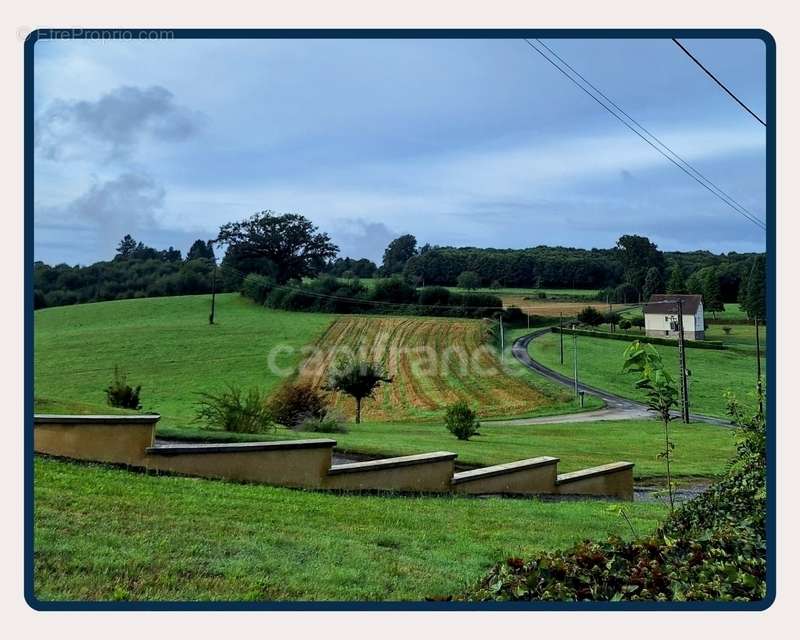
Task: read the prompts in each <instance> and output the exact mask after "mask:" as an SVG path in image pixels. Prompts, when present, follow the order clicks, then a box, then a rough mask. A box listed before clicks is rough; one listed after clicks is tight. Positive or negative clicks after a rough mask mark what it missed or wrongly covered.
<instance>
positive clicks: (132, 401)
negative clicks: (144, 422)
mask: <svg viewBox="0 0 800 640" xmlns="http://www.w3.org/2000/svg"><path fill="white" fill-rule="evenodd" d="M141 391H142V385H138V386H136V387H132V386H131V385H129V384H128V380H127V375H126V374H125V373H124V372H122V371H121V370H120V369H119V367H117V366H115V367H114V380H113V381H112V382H111V384H110V385H108V386H107V387H106V400H107V401H108V404H109V405H110V406H112V407H120V408H122V409H141V408H142V404H141V402H139V394H140V393H141Z"/></svg>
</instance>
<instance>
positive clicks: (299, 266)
mask: <svg viewBox="0 0 800 640" xmlns="http://www.w3.org/2000/svg"><path fill="white" fill-rule="evenodd" d="M214 242H215V244H224V245H227V247H228V252H227V254H226V260H225V262H226V263H227V266H229V267H231V268H233V269H238V270H239V271H242V272H247V271H248V270H250V269H254V270H258V271H261V272H264V271H266V272H267V273H268V274H269V275H273V276H274V278H275V280H277V281H278V282H279V283H284V282H287V281H289V280H292V279H294V278H303V277H305V276H315V275H317V274H318V273H319V272H320V271H321V270H322V269H323V268H324V266H325V264H326V262H327V261H329V260H331V259H333V258H334V257H335V256H336V254H337V253H338V251H339V247H337V246H336V245H335V244H333V242H331V239H330V237H329V236H328V234H327V233H320V232H319V231H318V230H317V227H316V226H315V225H314V224H313V223H312V222H311V221H310V220H309V219H308V218H305V217H304V216H301V215H299V214H296V213H285V214H277V213H275V212H274V211H262V212H261V213H256V214H254V215H252V216H251V217H249V218H247V219H246V220H242V221H241V222H229V223H228V224H225V225H222V226H221V227H220V229H219V235H218V236H217V238H216V240H215V241H214Z"/></svg>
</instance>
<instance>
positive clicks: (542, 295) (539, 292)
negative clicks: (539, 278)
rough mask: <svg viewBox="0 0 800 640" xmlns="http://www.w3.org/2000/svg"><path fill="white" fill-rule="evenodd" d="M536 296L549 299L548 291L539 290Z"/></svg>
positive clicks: (540, 298)
mask: <svg viewBox="0 0 800 640" xmlns="http://www.w3.org/2000/svg"><path fill="white" fill-rule="evenodd" d="M536 297H537V298H539V300H547V292H546V291H537V292H536Z"/></svg>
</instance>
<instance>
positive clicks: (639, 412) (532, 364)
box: [487, 327, 731, 427]
mask: <svg viewBox="0 0 800 640" xmlns="http://www.w3.org/2000/svg"><path fill="white" fill-rule="evenodd" d="M547 333H550V328H549V327H548V328H545V329H539V330H538V331H534V332H532V333H529V334H527V335H524V336H522V337H521V338H517V340H515V341H514V344H513V345H512V346H511V353H512V355H513V356H514V357H515V358H516V359H517V360H518V361H519V362H521V363H522V364H523V365H525V366H526V367H527V368H528V369H530V370H532V371H535V372H536V373H538V374H539V375H542V376H544V377H545V378H547V379H548V380H550V381H551V382H555V383H557V384H561V385H564V386H567V387H569V388H570V389H573V388H574V386H575V382H574V380H573V379H572V378H570V377H568V376H565V375H563V374H561V373H559V372H558V371H554V370H553V369H550V368H549V367H546V366H544V365H543V364H542V363H541V362H537V361H536V360H534V359H533V358H531V355H530V353H529V352H528V345H529V344H530V343H531V341H532V340H535V339H536V338H538V337H540V336H543V335H545V334H547ZM578 390H579V391H585V392H586V393H587V394H589V395H593V396H596V397H598V398H600V399H601V400H603V402H604V403H605V407H604V408H602V409H598V410H597V411H583V412H580V413H570V414H564V415H559V416H549V417H542V418H519V419H513V420H492V421H491V423H492V424H496V425H527V424H558V423H562V422H589V421H595V420H637V419H638V420H641V419H643V418H649V417H652V415H653V414H652V413H651V412H650V410H649V409H648V408H647V405H645V404H643V403H641V402H636V401H635V400H630V399H628V398H623V397H622V396H618V395H616V394H613V393H609V392H608V391H603V390H602V389H597V388H596V387H590V386H589V385H587V384H583V383H582V382H580V380H579V381H578ZM675 416H676V417H678V418H679V417H680V414H679V413H677V412H676V413H675ZM689 419H690V421H692V422H705V423H708V424H715V425H718V426H723V427H729V426H731V424H730V422H729V421H727V420H722V419H720V418H712V417H710V416H703V415H699V414H694V413H692V414H690V415H689ZM487 422H488V421H487Z"/></svg>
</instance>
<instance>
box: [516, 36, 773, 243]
mask: <svg viewBox="0 0 800 640" xmlns="http://www.w3.org/2000/svg"><path fill="white" fill-rule="evenodd" d="M524 42H525V43H526V44H527V45H528V46H529V47H531V49H533V50H534V51H536V53H538V54H539V55H540V56H542V57H543V58H544V59H545V60H547V62H549V63H550V64H551V65H552V66H553V67H555V68H556V69H557V70H558V71H560V72H561V73H562V74H563V75H564V76H565V77H566V78H567V79H568V80H569V81H570V82H572V83H573V84H574V85H575V86H576V87H578V88H579V89H580V90H581V91H583V92H584V93H585V94H586V95H588V96H589V97H590V98H591V99H592V100H594V101H595V102H596V103H597V104H599V105H600V106H601V107H603V109H605V110H606V111H608V112H609V113H610V114H611V115H612V116H614V117H615V118H616V119H617V120H619V121H620V122H621V123H622V124H623V125H625V126H626V127H627V128H628V129H630V130H631V131H633V133H635V134H636V135H637V136H639V137H640V138H641V139H642V140H644V141H645V142H646V143H647V144H648V145H650V146H651V147H652V148H653V149H655V150H656V151H657V152H658V153H660V154H661V155H662V156H664V157H665V158H666V159H667V160H669V161H670V162H671V163H672V164H674V165H675V166H676V167H678V169H680V170H681V171H683V172H684V173H685V174H686V175H687V176H689V177H690V178H691V179H692V180H694V181H695V182H697V183H698V184H699V185H700V186H702V187H703V188H704V189H706V190H707V191H708V192H709V193H711V194H713V195H714V196H716V197H717V198H719V199H720V200H722V202H724V203H725V204H727V205H728V206H729V207H730V208H731V209H733V210H734V211H736V213H738V214H739V215H741V216H743V217H744V218H746V219H747V220H748V221H750V222H752V223H753V224H755V225H756V226H758V227H760V228H761V229H762V230H766V224H765V223H764V222H763V221H762V220H760V219H759V218H757V217H756V216H754V215H753V214H752V213H750V212H749V211H748V210H747V209H746V208H745V207H744V206H742V205H741V204H739V203H738V202H736V201H735V200H734V199H733V198H731V197H730V196H728V195H727V194H726V193H725V192H724V191H722V189H720V188H719V187H717V186H716V185H715V184H714V183H713V182H711V181H710V180H709V179H708V178H705V176H703V174H701V173H700V172H699V171H697V169H695V168H694V167H692V165H690V164H689V163H688V162H687V161H686V160H684V159H683V158H681V157H680V156H679V155H678V154H676V153H675V152H674V151H672V150H671V149H670V148H669V147H667V145H665V144H664V143H663V142H661V141H660V140H658V139H657V138H656V137H655V136H653V134H651V133H650V132H649V131H647V130H646V129H645V128H644V127H642V126H641V125H640V124H639V123H638V122H637V121H636V120H634V119H633V118H632V117H631V116H629V115H628V114H627V113H626V112H624V111H623V110H622V109H621V108H620V107H618V106H616V103H614V102H613V101H612V100H611V99H610V98H608V97H607V96H606V95H605V94H604V93H603V92H601V91H600V90H599V89H597V88H596V87H595V86H594V85H593V84H591V83H590V82H589V81H588V80H586V79H585V78H584V77H583V76H581V75H580V74H579V73H578V72H577V71H575V70H574V69H572V67H571V66H569V65H568V64H567V63H566V62H565V61H564V60H563V59H562V58H561V57H559V56H557V54H555V52H553V55H554V56H556V57H557V58H558V59H559V60H561V61H562V63H563V64H564V65H565V66H567V67H568V68H569V69H570V70H572V71H573V73H575V75H577V76H578V77H580V78H581V79H582V80H583V81H584V82H585V83H586V84H587V85H589V86H590V87H592V88H593V89H594V90H595V91H597V93H598V94H600V95H601V96H603V98H604V99H605V100H607V101H608V102H609V103H610V104H612V105H614V107H615V108H616V109H618V110H619V111H620V113H623V114H624V115H625V117H626V118H628V119H629V120H630V121H631V122H633V123H634V124H635V125H636V126H637V127H639V128H641V129H642V130H643V131H645V132H646V133H647V134H648V135H650V136H652V137H653V138H654V139H655V140H656V141H657V142H658V144H660V145H661V146H663V147H664V149H667V150H668V151H669V153H666V152H665V151H664V150H663V149H661V148H660V147H659V146H658V145H657V144H656V143H654V142H653V141H651V140H650V139H649V138H647V137H645V135H643V134H642V133H641V132H640V131H639V130H638V129H636V128H635V127H634V126H633V125H631V124H630V123H629V122H627V121H626V120H625V119H623V117H622V116H620V115H619V114H618V113H617V112H616V111H614V110H613V109H612V108H611V107H610V106H609V105H607V104H606V103H605V102H603V101H602V100H600V98H598V97H597V96H596V95H595V94H594V93H592V91H590V90H589V89H587V88H586V87H585V86H584V85H583V84H581V83H580V82H579V81H578V80H576V79H575V78H574V77H572V76H571V75H570V74H569V73H568V72H567V71H566V70H565V69H564V68H563V67H561V66H560V65H559V64H557V63H556V62H554V61H553V60H552V59H551V58H550V57H549V56H548V55H547V54H546V53H545V52H544V51H542V50H541V49H539V48H538V47H537V46H536V45H534V44H533V43H532V42H531V41H530V40H528V39H527V38H525V39H524ZM537 42H539V44H541V45H542V46H543V47H546V48H547V49H548V51H552V49H550V48H549V47H547V46H546V45H545V44H544V43H543V42H542V41H541V40H538V39H537ZM669 154H672V156H674V157H672V156H670V155H669ZM675 158H677V160H676V159H675ZM684 165H685V166H684ZM687 167H688V168H687Z"/></svg>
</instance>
